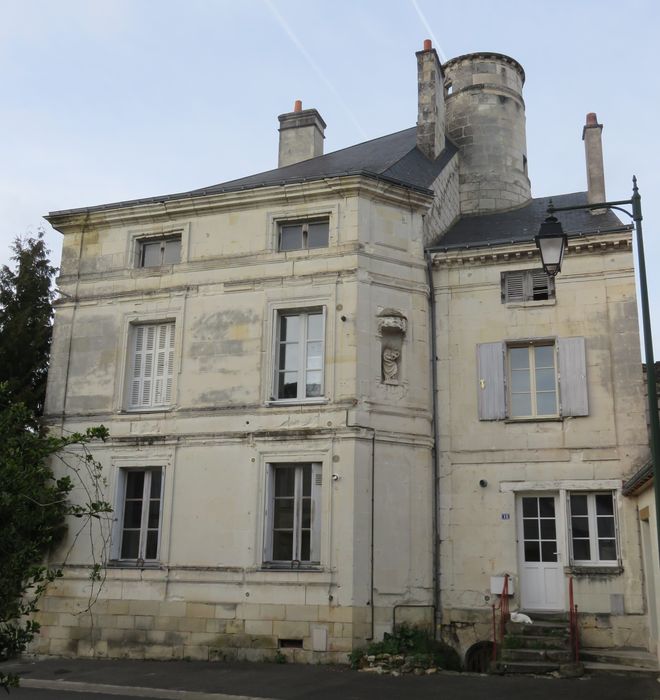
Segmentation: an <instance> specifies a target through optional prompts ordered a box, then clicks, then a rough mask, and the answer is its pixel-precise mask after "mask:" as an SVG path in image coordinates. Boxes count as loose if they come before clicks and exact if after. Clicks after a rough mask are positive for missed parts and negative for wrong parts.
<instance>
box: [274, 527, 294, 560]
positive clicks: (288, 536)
mask: <svg viewBox="0 0 660 700" xmlns="http://www.w3.org/2000/svg"><path fill="white" fill-rule="evenodd" d="M273 559H274V560H275V561H291V560H292V559H293V532H281V531H280V532H274V533H273Z"/></svg>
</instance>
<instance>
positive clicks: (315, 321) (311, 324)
mask: <svg viewBox="0 0 660 700" xmlns="http://www.w3.org/2000/svg"><path fill="white" fill-rule="evenodd" d="M307 340H323V314H309V316H307Z"/></svg>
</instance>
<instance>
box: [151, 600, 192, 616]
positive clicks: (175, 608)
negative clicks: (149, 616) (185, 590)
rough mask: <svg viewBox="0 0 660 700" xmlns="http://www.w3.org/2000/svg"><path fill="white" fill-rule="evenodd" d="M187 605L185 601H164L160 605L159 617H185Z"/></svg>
mask: <svg viewBox="0 0 660 700" xmlns="http://www.w3.org/2000/svg"><path fill="white" fill-rule="evenodd" d="M186 605H187V603H186V602H185V601H183V600H164V601H161V602H160V603H158V615H159V616H163V617H185V614H186Z"/></svg>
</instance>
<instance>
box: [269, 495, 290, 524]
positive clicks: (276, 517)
mask: <svg viewBox="0 0 660 700" xmlns="http://www.w3.org/2000/svg"><path fill="white" fill-rule="evenodd" d="M273 526H274V527H275V529H276V530H292V529H293V498H277V499H275V512H274V514H273Z"/></svg>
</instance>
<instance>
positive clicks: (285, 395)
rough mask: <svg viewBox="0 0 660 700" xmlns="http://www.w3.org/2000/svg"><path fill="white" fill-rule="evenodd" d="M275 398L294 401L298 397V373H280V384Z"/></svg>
mask: <svg viewBox="0 0 660 700" xmlns="http://www.w3.org/2000/svg"><path fill="white" fill-rule="evenodd" d="M277 396H278V398H280V399H295V398H297V396H298V373H297V372H282V373H280V382H279V387H278V391H277Z"/></svg>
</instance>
